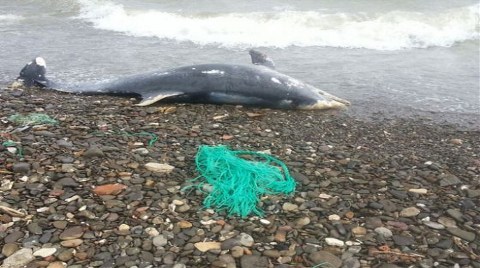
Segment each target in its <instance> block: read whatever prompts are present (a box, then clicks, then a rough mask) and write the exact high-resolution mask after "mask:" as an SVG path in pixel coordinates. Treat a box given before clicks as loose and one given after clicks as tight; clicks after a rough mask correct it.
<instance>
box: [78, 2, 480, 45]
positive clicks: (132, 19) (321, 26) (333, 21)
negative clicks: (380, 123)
mask: <svg viewBox="0 0 480 268" xmlns="http://www.w3.org/2000/svg"><path fill="white" fill-rule="evenodd" d="M78 3H79V4H80V7H81V8H80V15H79V18H80V19H83V20H86V21H88V22H90V23H92V25H93V26H94V27H95V28H98V29H103V30H110V31H116V32H121V33H124V34H127V35H132V36H146V37H158V38H161V39H171V40H176V41H189V42H193V43H196V44H199V45H217V46H222V47H233V48H235V47H239V48H244V47H261V46H266V47H279V48H284V47H288V46H302V47H303V46H328V47H342V48H368V49H377V50H398V49H408V48H426V47H432V46H444V47H448V46H452V45H453V44H455V43H457V42H463V41H467V40H476V39H478V38H479V26H478V25H479V17H480V15H479V8H480V5H479V4H475V5H472V6H466V7H461V8H454V9H449V10H446V11H442V12H432V13H427V12H412V11H390V12H386V13H376V14H368V13H325V12H326V11H289V10H278V11H275V10H272V11H271V12H249V13H216V14H205V13H202V14H183V13H171V12H162V11H160V10H127V9H126V8H125V7H124V6H123V5H121V4H116V3H113V2H111V1H98V0H78Z"/></svg>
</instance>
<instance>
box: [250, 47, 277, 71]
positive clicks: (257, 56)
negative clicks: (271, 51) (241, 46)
mask: <svg viewBox="0 0 480 268" xmlns="http://www.w3.org/2000/svg"><path fill="white" fill-rule="evenodd" d="M248 53H249V54H250V57H251V58H252V63H253V64H255V65H263V66H265V67H268V68H270V69H274V70H275V63H274V62H273V60H272V59H271V58H269V57H268V56H267V55H266V54H265V53H262V52H260V51H257V50H254V49H250V51H249V52H248Z"/></svg>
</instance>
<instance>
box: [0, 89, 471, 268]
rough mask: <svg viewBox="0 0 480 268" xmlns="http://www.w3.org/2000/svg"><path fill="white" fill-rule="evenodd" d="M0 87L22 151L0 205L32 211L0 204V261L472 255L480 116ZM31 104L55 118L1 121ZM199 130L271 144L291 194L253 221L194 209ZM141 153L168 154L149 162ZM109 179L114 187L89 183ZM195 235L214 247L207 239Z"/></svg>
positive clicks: (131, 262) (363, 261) (442, 260)
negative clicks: (158, 102)
mask: <svg viewBox="0 0 480 268" xmlns="http://www.w3.org/2000/svg"><path fill="white" fill-rule="evenodd" d="M0 101H1V102H2V106H1V108H0V118H2V123H1V124H2V142H4V141H5V140H7V139H8V140H11V141H13V142H16V143H17V145H18V146H19V147H21V148H22V149H23V154H24V158H23V159H22V158H19V157H17V156H16V155H15V154H12V152H11V151H9V150H8V149H9V148H11V147H9V146H8V145H3V146H2V147H1V148H0V169H1V170H2V171H4V172H5V173H4V174H2V176H4V178H3V181H2V191H0V205H2V206H6V207H9V208H11V209H14V210H19V211H23V212H24V213H26V215H27V217H26V218H22V217H14V216H12V215H10V214H8V213H7V212H5V211H0V224H1V225H0V228H4V229H2V232H0V248H2V253H1V254H0V264H1V263H2V262H5V260H6V259H8V257H7V256H11V254H15V253H16V252H19V251H21V249H26V250H25V251H28V249H31V251H32V252H37V251H38V250H39V249H40V248H47V249H51V248H55V250H51V251H52V252H53V253H51V254H50V255H47V256H44V257H33V256H32V258H31V261H30V266H28V267H45V266H48V265H50V264H52V263H55V262H59V263H66V264H68V267H74V268H75V267H78V268H79V267H86V266H100V267H131V266H138V267H149V265H150V266H153V267H194V266H197V267H212V266H213V267H253V266H252V265H254V264H255V265H257V266H258V267H312V266H315V265H319V264H320V263H329V264H330V265H331V267H342V265H344V266H343V267H384V268H386V267H406V266H408V265H415V266H414V267H428V266H430V267H432V266H433V264H434V263H438V265H437V267H452V266H453V265H456V264H458V265H459V266H460V267H480V259H477V257H478V256H479V255H480V244H479V242H478V241H479V238H480V231H479V230H480V228H479V227H480V203H479V196H480V183H479V181H480V160H479V157H480V149H479V148H480V140H479V138H478V137H480V135H479V134H480V130H478V129H462V127H459V126H454V125H444V124H438V123H437V122H435V121H429V120H428V119H419V118H384V119H382V120H364V119H361V118H355V117H352V116H351V115H350V114H349V113H348V112H344V111H329V112H326V113H325V112H321V111H282V110H266V109H256V108H244V107H235V106H215V105H200V104H195V105H190V104H185V105H183V104H182V105H174V104H173V105H172V104H167V105H163V106H152V107H136V106H133V103H136V102H134V101H132V100H131V99H128V98H119V97H109V96H80V95H71V94H62V93H58V92H54V91H39V90H30V89H26V90H24V91H22V92H19V91H10V90H2V91H0ZM32 112H38V113H44V114H47V115H49V116H51V117H53V118H55V119H56V120H58V124H57V125H44V126H42V127H36V128H28V129H23V128H21V126H19V125H16V124H13V123H12V122H9V121H8V120H7V118H8V117H9V116H11V115H13V114H17V113H22V114H26V113H32ZM14 130H16V131H14ZM122 131H123V132H128V133H130V134H132V135H122V134H119V133H121V132H122ZM142 132H145V133H153V134H155V136H156V137H158V140H157V141H156V142H155V143H154V144H153V146H148V144H149V142H151V136H141V135H133V134H138V133H142ZM99 133H100V134H101V135H100V134H99ZM203 144H206V145H219V144H224V145H228V146H230V147H231V148H233V149H236V150H252V151H264V150H269V151H270V152H271V154H272V155H273V156H275V157H277V158H279V159H280V160H282V161H284V162H285V164H286V165H287V166H288V167H289V169H290V171H291V173H292V175H293V177H294V178H295V180H296V182H297V189H296V191H295V193H294V194H293V195H292V196H281V195H269V196H268V197H264V199H263V200H262V202H261V204H260V206H261V208H262V209H263V210H264V211H265V213H266V214H265V217H264V218H263V220H262V221H260V219H259V218H258V217H249V218H246V219H240V218H238V217H233V218H229V217H225V214H224V213H223V212H216V211H215V210H205V209H203V208H202V201H203V200H204V198H205V195H204V194H202V193H201V192H199V191H194V192H191V193H189V194H188V195H185V193H182V192H181V191H180V189H181V188H182V187H184V186H186V185H188V180H189V179H192V178H195V177H196V176H198V173H197V172H196V171H195V166H194V161H193V160H194V156H195V153H196V151H197V149H198V146H199V145H203ZM10 150H13V149H10ZM89 154H91V155H89ZM150 162H155V163H165V164H169V165H171V166H173V167H175V168H174V169H173V171H172V172H171V173H168V174H164V173H158V172H155V171H152V170H148V169H147V168H146V167H145V164H147V163H150ZM113 183H120V184H122V185H123V186H124V188H122V189H121V190H119V192H118V193H117V192H115V193H110V194H109V195H98V194H96V193H95V192H93V190H92V189H93V188H94V187H96V186H100V185H106V184H113ZM172 204H173V205H172ZM27 219H28V220H27ZM67 231H69V232H73V233H74V234H73V235H72V234H69V235H70V236H66V235H65V234H64V233H65V232H67ZM66 241H68V242H66ZM99 241H102V242H99ZM202 242H214V243H210V244H208V245H209V246H214V247H213V248H211V249H208V250H206V252H202V251H201V250H200V249H199V248H198V246H199V245H200V244H198V243H202ZM69 243H70V244H69ZM75 243H79V244H75ZM32 252H24V253H25V254H27V255H28V254H32ZM37 255H38V254H37ZM28 256H30V255H28ZM387 263H389V265H390V266H388V265H387ZM35 265H36V266H35Z"/></svg>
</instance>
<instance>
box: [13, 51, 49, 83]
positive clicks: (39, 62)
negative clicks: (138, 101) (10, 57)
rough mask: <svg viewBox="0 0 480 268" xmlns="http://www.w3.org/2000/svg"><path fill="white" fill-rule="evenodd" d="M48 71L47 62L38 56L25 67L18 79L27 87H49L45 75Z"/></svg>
mask: <svg viewBox="0 0 480 268" xmlns="http://www.w3.org/2000/svg"><path fill="white" fill-rule="evenodd" d="M46 72H47V64H46V63H45V60H44V59H43V58H41V57H36V58H35V59H33V60H32V61H31V62H29V63H27V65H25V67H23V69H22V70H21V71H20V75H19V76H18V77H17V79H16V81H17V82H20V83H22V84H23V85H24V86H26V87H33V86H39V87H48V86H49V81H48V79H47V78H46V77H45V74H46Z"/></svg>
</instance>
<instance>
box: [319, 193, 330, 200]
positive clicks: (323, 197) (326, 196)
mask: <svg viewBox="0 0 480 268" xmlns="http://www.w3.org/2000/svg"><path fill="white" fill-rule="evenodd" d="M318 197H320V198H321V199H330V198H332V196H331V195H329V194H324V193H321V194H320V195H319V196H318Z"/></svg>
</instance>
